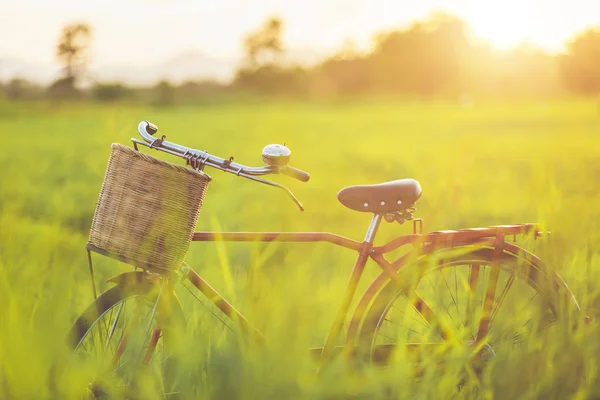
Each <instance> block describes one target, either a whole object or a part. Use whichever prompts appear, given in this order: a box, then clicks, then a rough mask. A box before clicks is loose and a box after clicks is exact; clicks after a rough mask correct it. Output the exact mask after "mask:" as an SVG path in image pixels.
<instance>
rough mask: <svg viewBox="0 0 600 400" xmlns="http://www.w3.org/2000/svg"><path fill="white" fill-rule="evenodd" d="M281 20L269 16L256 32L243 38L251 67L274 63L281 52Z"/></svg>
mask: <svg viewBox="0 0 600 400" xmlns="http://www.w3.org/2000/svg"><path fill="white" fill-rule="evenodd" d="M282 30H283V21H282V20H281V19H279V18H276V17H272V18H269V19H268V20H267V21H266V22H265V23H264V25H263V26H262V27H261V28H260V29H259V30H258V31H256V32H254V33H251V34H249V35H248V36H247V37H246V39H245V40H244V49H245V51H246V56H247V58H248V63H249V64H250V66H251V67H255V68H256V67H259V66H262V65H265V64H274V63H276V62H277V61H278V60H279V58H280V56H281V54H282V53H283V45H282V42H281V32H282Z"/></svg>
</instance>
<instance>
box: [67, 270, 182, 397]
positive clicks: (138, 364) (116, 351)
mask: <svg viewBox="0 0 600 400" xmlns="http://www.w3.org/2000/svg"><path fill="white" fill-rule="evenodd" d="M138 276H143V275H138ZM167 286H168V282H166V281H165V280H164V279H155V280H154V281H151V280H149V279H148V280H147V279H142V280H139V279H138V280H137V281H135V282H127V283H122V284H119V285H117V286H115V287H113V288H111V289H109V290H108V291H106V292H104V293H103V294H102V295H100V296H99V297H98V298H97V299H96V300H95V301H94V302H93V303H92V304H91V305H90V306H89V307H88V308H87V309H86V310H85V312H84V313H83V314H82V315H81V316H80V317H79V318H78V319H77V321H76V322H75V324H74V325H73V327H72V328H71V331H70V332H69V338H70V341H71V345H72V346H73V351H74V353H73V359H72V363H71V365H72V366H74V367H75V368H76V370H77V377H78V380H81V381H82V382H85V385H84V386H87V388H84V389H83V390H84V392H85V393H86V397H87V398H104V397H108V398H122V397H127V398H165V397H166V398H173V397H176V395H177V394H178V392H177V388H176V379H177V375H178V374H177V372H178V371H177V349H176V345H177V343H179V342H180V341H178V340H177V335H178V334H180V332H182V330H181V328H182V327H183V324H184V319H183V313H182V311H181V308H180V307H179V305H178V302H177V299H176V297H175V295H174V293H173V292H172V291H170V290H168V289H167Z"/></svg>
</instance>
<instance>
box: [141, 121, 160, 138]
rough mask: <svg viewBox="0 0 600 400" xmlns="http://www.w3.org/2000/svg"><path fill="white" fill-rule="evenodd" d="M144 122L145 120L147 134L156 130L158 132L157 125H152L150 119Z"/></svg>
mask: <svg viewBox="0 0 600 400" xmlns="http://www.w3.org/2000/svg"><path fill="white" fill-rule="evenodd" d="M144 122H146V132H148V134H149V135H154V134H155V133H156V132H158V126H156V125H154V124H153V123H152V122H150V121H144Z"/></svg>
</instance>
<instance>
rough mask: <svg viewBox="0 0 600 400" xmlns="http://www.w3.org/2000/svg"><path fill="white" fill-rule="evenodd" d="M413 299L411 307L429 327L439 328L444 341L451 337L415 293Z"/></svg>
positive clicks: (429, 308)
mask: <svg viewBox="0 0 600 400" xmlns="http://www.w3.org/2000/svg"><path fill="white" fill-rule="evenodd" d="M413 296H414V299H413V301H412V303H411V305H412V306H413V307H414V308H415V310H417V312H418V313H419V314H421V315H422V316H423V318H424V319H425V320H426V321H427V323H429V325H430V326H437V327H439V328H440V335H441V336H442V338H443V339H444V340H447V339H449V338H450V337H451V334H450V331H449V330H448V329H446V328H445V327H444V326H443V324H442V323H441V321H438V318H437V317H436V316H435V313H434V312H433V310H432V309H431V307H429V305H428V304H427V303H426V302H425V300H423V298H422V297H421V296H420V295H419V293H417V291H415V292H414V293H413Z"/></svg>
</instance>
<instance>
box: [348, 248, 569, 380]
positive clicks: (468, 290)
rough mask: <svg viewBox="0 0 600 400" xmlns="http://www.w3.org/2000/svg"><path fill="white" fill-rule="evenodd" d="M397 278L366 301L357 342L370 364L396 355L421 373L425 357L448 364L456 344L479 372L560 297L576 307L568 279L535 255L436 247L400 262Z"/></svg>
mask: <svg viewBox="0 0 600 400" xmlns="http://www.w3.org/2000/svg"><path fill="white" fill-rule="evenodd" d="M399 278H400V279H399V281H398V283H396V282H394V281H391V280H390V281H388V283H386V284H384V286H383V287H382V289H381V290H380V292H379V293H378V294H377V295H376V296H375V299H374V300H373V301H372V302H371V305H370V307H369V309H368V310H367V312H366V313H365V318H364V319H363V323H362V325H361V328H360V330H359V333H358V341H359V343H360V347H359V348H361V349H362V351H363V354H365V353H367V354H368V357H369V359H370V361H371V362H373V363H377V364H390V363H392V362H393V360H394V358H395V357H400V358H402V361H401V362H404V363H406V361H407V360H408V361H409V362H414V365H416V366H418V371H420V372H423V367H424V366H428V365H431V364H430V362H434V363H436V365H440V366H444V365H445V366H447V365H448V364H447V363H448V362H451V359H449V358H448V356H449V354H450V353H452V350H453V349H456V348H457V347H460V346H463V347H466V348H467V350H468V352H467V353H466V354H470V358H469V360H468V361H469V362H468V363H467V364H468V365H470V366H472V367H474V369H475V371H477V370H480V369H481V368H483V366H485V364H486V363H487V362H488V361H490V360H491V359H494V358H495V357H500V356H503V355H506V354H509V353H510V352H511V351H514V350H517V349H519V348H520V347H521V346H522V345H523V344H524V342H525V341H526V340H528V338H530V337H532V336H533V335H535V332H536V331H537V329H539V328H543V327H546V326H548V325H549V324H552V323H553V322H554V321H556V320H557V318H558V316H559V313H560V311H561V307H562V305H564V304H565V303H571V305H572V306H574V307H577V308H578V306H577V304H576V303H575V302H574V299H573V297H572V295H570V292H569V290H568V288H567V287H566V285H564V283H563V282H562V281H561V280H560V279H559V278H558V277H557V276H556V275H555V274H552V273H549V272H547V271H546V269H545V268H544V267H543V265H541V263H539V260H537V258H535V257H523V258H521V257H519V256H518V255H517V254H516V253H509V252H502V253H500V254H499V256H498V259H497V260H494V249H492V248H476V247H474V246H471V247H468V246H464V247H458V248H453V249H448V250H440V251H436V252H435V253H433V254H431V255H429V256H427V257H426V258H425V259H423V260H421V261H419V262H418V263H415V264H413V265H408V266H406V267H405V268H404V269H402V270H401V272H400V274H399ZM565 295H566V297H565ZM561 299H562V300H564V299H566V300H567V301H566V302H565V301H561ZM401 354H402V355H401ZM464 354H465V353H464V352H463V353H462V355H463V356H464ZM459 361H460V362H464V361H465V359H464V358H462V359H461V360H459Z"/></svg>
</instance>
